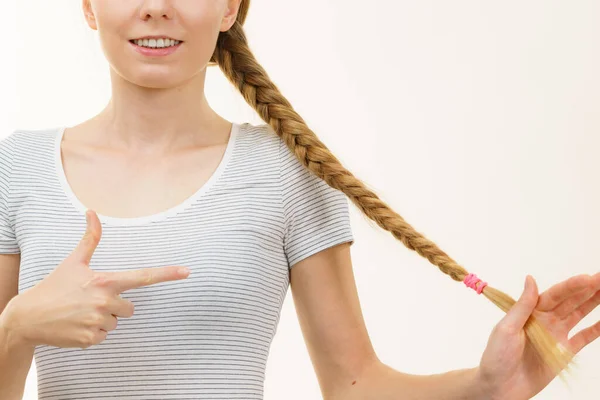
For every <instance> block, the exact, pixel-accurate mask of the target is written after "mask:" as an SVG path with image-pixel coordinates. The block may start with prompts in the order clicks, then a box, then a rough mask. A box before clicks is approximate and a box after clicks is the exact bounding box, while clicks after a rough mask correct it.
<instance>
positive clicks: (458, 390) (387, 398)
mask: <svg viewBox="0 0 600 400" xmlns="http://www.w3.org/2000/svg"><path fill="white" fill-rule="evenodd" d="M478 371H479V370H478V368H473V369H463V370H456V371H450V372H447V373H444V374H438V375H427V376H421V375H409V374H405V373H403V372H400V371H397V370H395V369H393V368H391V367H389V366H387V365H385V364H382V363H380V362H375V363H373V364H372V365H371V366H369V367H368V368H366V369H365V370H364V373H363V374H362V375H360V377H359V378H358V379H356V380H355V381H353V382H354V384H352V382H349V383H348V384H347V386H346V388H345V389H343V390H341V391H338V392H336V394H335V395H334V396H332V397H328V398H327V400H342V399H344V400H371V399H373V400H375V399H377V400H398V399H401V400H430V399H436V400H484V399H488V397H486V393H484V391H483V387H482V385H481V384H480V379H479V377H478ZM399 394H401V397H398V396H399Z"/></svg>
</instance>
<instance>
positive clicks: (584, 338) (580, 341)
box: [569, 321, 600, 354]
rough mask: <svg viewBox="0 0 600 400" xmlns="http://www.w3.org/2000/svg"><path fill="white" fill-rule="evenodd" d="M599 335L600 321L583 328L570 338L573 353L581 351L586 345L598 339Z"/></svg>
mask: <svg viewBox="0 0 600 400" xmlns="http://www.w3.org/2000/svg"><path fill="white" fill-rule="evenodd" d="M598 336H600V321H598V322H596V323H595V324H594V325H592V326H590V327H587V328H585V329H583V330H581V331H580V332H579V333H577V334H576V335H574V336H573V337H572V338H571V339H569V344H570V345H571V348H572V350H573V353H575V354H577V353H579V352H580V351H581V349H583V348H584V347H585V346H587V345H588V344H590V343H592V342H593V341H594V340H596V339H598Z"/></svg>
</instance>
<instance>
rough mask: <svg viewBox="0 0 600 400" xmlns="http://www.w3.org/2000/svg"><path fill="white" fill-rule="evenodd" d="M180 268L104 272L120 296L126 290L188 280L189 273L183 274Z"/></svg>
mask: <svg viewBox="0 0 600 400" xmlns="http://www.w3.org/2000/svg"><path fill="white" fill-rule="evenodd" d="M181 268H182V267H179V266H169V267H152V268H144V269H137V270H131V271H122V272H121V271H119V272H104V274H106V275H107V276H108V278H109V279H110V280H111V282H112V284H111V285H110V286H111V287H113V288H114V290H115V293H117V294H119V293H122V292H124V291H126V290H129V289H133V288H137V287H141V286H149V285H154V284H155V283H161V282H166V281H174V280H179V279H184V278H187V277H188V275H189V273H188V272H186V273H182V272H181Z"/></svg>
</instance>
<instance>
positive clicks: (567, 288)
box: [536, 274, 592, 311]
mask: <svg viewBox="0 0 600 400" xmlns="http://www.w3.org/2000/svg"><path fill="white" fill-rule="evenodd" d="M591 280H592V277H591V276H590V275H586V274H584V275H576V276H572V277H571V278H569V279H567V280H566V281H562V282H560V283H557V284H556V285H554V286H552V287H551V288H550V289H548V290H546V291H545V292H544V293H542V294H541V295H540V299H539V302H538V305H537V307H536V308H537V309H538V310H539V311H550V310H553V309H555V308H556V307H557V306H558V305H560V304H561V303H562V302H563V301H565V300H567V299H568V298H569V297H571V296H573V295H574V294H577V293H579V292H580V291H582V290H584V289H586V288H587V287H589V285H590V282H591Z"/></svg>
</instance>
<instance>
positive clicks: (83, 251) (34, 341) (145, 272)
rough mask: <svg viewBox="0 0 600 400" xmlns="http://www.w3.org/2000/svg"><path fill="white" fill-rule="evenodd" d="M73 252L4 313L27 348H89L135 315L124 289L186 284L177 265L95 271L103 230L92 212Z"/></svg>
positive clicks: (12, 332) (9, 328)
mask: <svg viewBox="0 0 600 400" xmlns="http://www.w3.org/2000/svg"><path fill="white" fill-rule="evenodd" d="M86 221H87V227H86V231H85V234H84V235H83V238H82V239H81V240H80V242H79V244H78V245H77V247H76V248H75V249H74V250H73V252H72V253H71V254H70V255H69V256H68V257H67V258H66V259H64V260H63V262H62V263H61V264H60V265H58V267H56V269H54V271H52V272H51V273H50V274H48V275H47V276H46V277H45V278H44V279H43V280H42V281H41V282H39V283H38V284H37V285H35V286H33V287H32V288H30V289H28V290H25V291H23V292H22V293H20V294H19V295H18V296H15V297H13V298H12V299H11V301H10V302H9V303H8V304H7V306H6V308H5V310H4V312H3V313H2V318H3V320H4V321H3V326H5V327H6V328H7V331H8V332H9V334H10V335H12V337H14V338H16V339H17V340H19V341H21V342H22V343H25V344H27V345H31V346H36V345H39V344H47V345H51V346H56V347H65V348H68V347H80V348H88V347H90V346H92V345H95V344H98V343H101V342H102V341H104V340H105V339H106V336H107V335H108V332H109V331H112V330H114V329H116V327H117V317H121V318H129V317H131V316H133V312H134V305H133V303H132V302H131V301H129V300H125V299H123V298H121V297H120V294H121V293H122V292H124V291H126V290H129V289H133V288H137V287H142V286H148V285H153V284H156V283H161V282H166V281H173V280H180V279H185V278H187V277H188V275H189V273H187V272H186V273H181V272H180V268H182V267H179V266H168V267H154V268H143V269H137V270H131V271H118V272H95V271H93V270H92V269H90V261H91V259H92V256H93V254H94V251H95V250H96V247H97V246H98V243H99V242H100V238H101V235H102V226H101V224H100V220H99V219H98V216H97V215H96V213H95V212H94V211H90V210H88V211H87V213H86Z"/></svg>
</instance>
